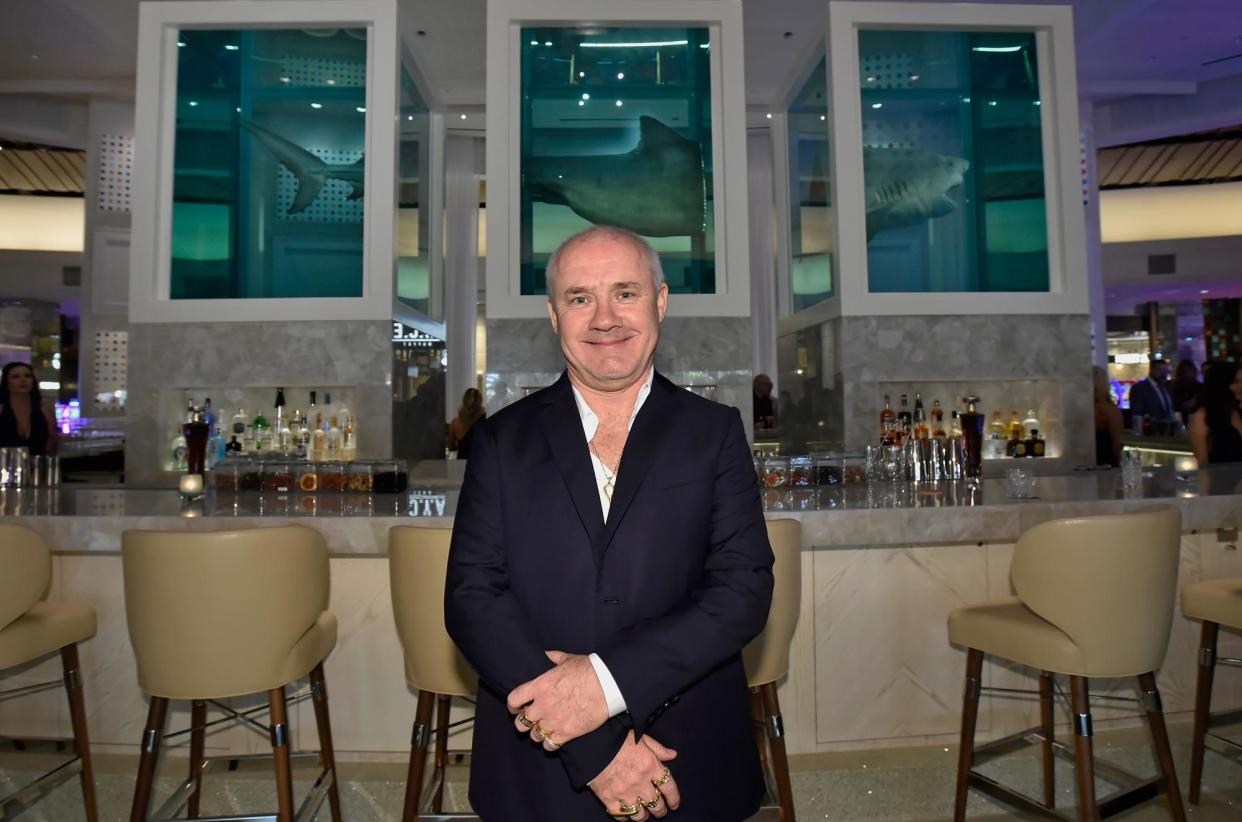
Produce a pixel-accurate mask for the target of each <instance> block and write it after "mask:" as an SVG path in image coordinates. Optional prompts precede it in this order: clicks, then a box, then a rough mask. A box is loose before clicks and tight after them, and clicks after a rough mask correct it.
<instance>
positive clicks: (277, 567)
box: [121, 525, 328, 699]
mask: <svg viewBox="0 0 1242 822" xmlns="http://www.w3.org/2000/svg"><path fill="white" fill-rule="evenodd" d="M121 558H122V565H123V566H124V576H125V615H126V618H127V620H128V622H129V637H130V641H131V643H132V644H133V647H134V656H135V657H136V658H137V661H138V682H139V684H140V685H141V686H142V688H143V689H144V690H146V691H147V692H148V693H151V694H154V695H156V696H162V697H167V698H170V699H202V698H208V697H212V698H215V697H225V696H236V695H242V694H252V693H257V692H260V691H266V690H269V689H271V688H275V687H278V686H280V685H282V684H283V683H284V679H282V668H283V666H284V664H285V663H286V662H287V661H288V658H289V655H290V652H291V651H292V649H293V648H294V647H295V646H296V645H297V642H298V640H299V638H300V637H302V636H303V635H304V634H305V633H306V632H307V631H308V630H309V629H310V628H311V627H312V626H313V625H314V624H315V622H316V621H317V620H318V619H319V618H320V616H321V615H322V614H323V612H324V611H325V610H327V607H328V548H327V545H325V544H324V540H323V536H322V535H321V534H320V533H319V532H318V531H315V530H313V529H310V528H306V527H304V526H301V525H289V526H283V527H280V528H251V529H245V530H240V531H205V532H200V533H188V532H185V531H126V532H125V533H124V534H122V536H121Z"/></svg>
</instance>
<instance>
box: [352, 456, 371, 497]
mask: <svg viewBox="0 0 1242 822" xmlns="http://www.w3.org/2000/svg"><path fill="white" fill-rule="evenodd" d="M373 481H374V474H373V471H372V466H371V463H369V462H351V463H349V474H348V479H347V480H346V484H345V490H346V491H349V492H350V493H352V494H369V493H371V487H372V484H373Z"/></svg>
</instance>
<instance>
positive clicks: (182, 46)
mask: <svg viewBox="0 0 1242 822" xmlns="http://www.w3.org/2000/svg"><path fill="white" fill-rule="evenodd" d="M177 48H179V49H183V48H185V41H184V40H178V41H177Z"/></svg>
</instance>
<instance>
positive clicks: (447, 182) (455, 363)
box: [444, 136, 479, 419]
mask: <svg viewBox="0 0 1242 822" xmlns="http://www.w3.org/2000/svg"><path fill="white" fill-rule="evenodd" d="M475 156H476V149H475V138H474V137H455V136H450V137H448V138H446V139H445V141H444V225H445V230H444V234H445V242H444V286H445V287H444V296H445V300H444V327H445V336H446V337H447V339H446V340H445V342H446V343H447V347H448V369H447V373H446V375H445V384H446V386H447V390H446V391H445V396H444V403H445V413H446V415H447V416H446V417H445V418H446V419H452V418H453V416H454V415H455V414H456V413H457V406H458V405H459V404H460V403H461V395H462V394H463V393H465V391H466V389H467V388H470V387H471V386H473V385H474V383H475V379H474V331H475V323H476V318H477V312H478V308H477V305H476V304H477V301H478V292H479V263H478V257H479V180H478V177H477V176H476V175H475Z"/></svg>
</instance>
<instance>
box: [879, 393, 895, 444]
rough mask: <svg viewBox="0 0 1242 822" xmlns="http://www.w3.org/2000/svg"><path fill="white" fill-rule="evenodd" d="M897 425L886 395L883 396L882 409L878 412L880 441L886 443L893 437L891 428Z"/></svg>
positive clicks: (890, 403)
mask: <svg viewBox="0 0 1242 822" xmlns="http://www.w3.org/2000/svg"><path fill="white" fill-rule="evenodd" d="M895 425H897V413H896V412H895V411H893V407H892V402H891V401H890V400H889V397H888V394H885V395H884V408H883V410H881V411H880V441H881V442H887V441H888V440H890V439H891V438H892V436H893V427H894V426H895Z"/></svg>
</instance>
